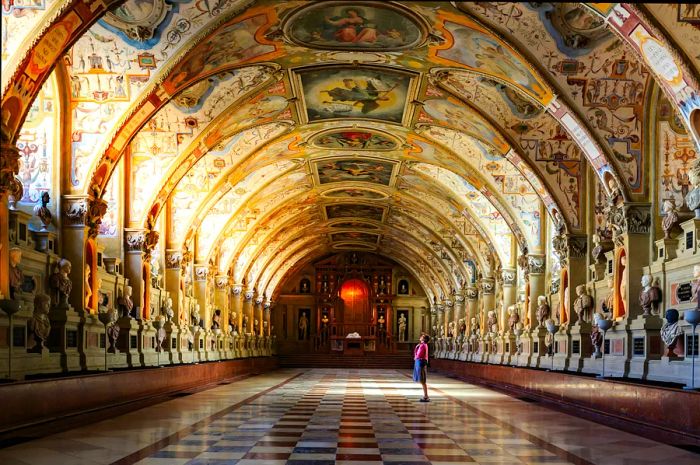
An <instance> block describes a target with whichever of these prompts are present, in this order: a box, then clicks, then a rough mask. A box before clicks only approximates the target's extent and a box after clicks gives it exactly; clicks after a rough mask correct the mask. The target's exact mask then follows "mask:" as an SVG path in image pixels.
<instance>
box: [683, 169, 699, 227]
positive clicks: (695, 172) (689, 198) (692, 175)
mask: <svg viewBox="0 0 700 465" xmlns="http://www.w3.org/2000/svg"><path fill="white" fill-rule="evenodd" d="M688 179H689V180H690V184H691V185H692V186H693V189H692V190H690V192H688V194H687V195H686V196H685V204H686V205H687V206H688V208H689V209H690V211H694V212H695V218H697V219H700V158H696V159H695V161H694V162H693V164H692V165H691V167H690V169H689V170H688Z"/></svg>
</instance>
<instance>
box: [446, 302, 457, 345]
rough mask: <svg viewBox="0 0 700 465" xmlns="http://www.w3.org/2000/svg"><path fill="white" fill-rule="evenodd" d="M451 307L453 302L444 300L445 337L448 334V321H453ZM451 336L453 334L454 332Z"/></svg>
mask: <svg viewBox="0 0 700 465" xmlns="http://www.w3.org/2000/svg"><path fill="white" fill-rule="evenodd" d="M453 308H454V302H453V301H451V300H449V299H448V300H445V337H447V336H449V327H450V323H453V322H454V321H455V316H454V310H453ZM452 336H454V334H453V335H452Z"/></svg>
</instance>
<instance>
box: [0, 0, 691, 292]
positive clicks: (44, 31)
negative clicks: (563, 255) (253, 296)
mask: <svg viewBox="0 0 700 465" xmlns="http://www.w3.org/2000/svg"><path fill="white" fill-rule="evenodd" d="M82 3H83V4H82V5H81V2H57V1H52V0H37V1H36V2H33V3H32V5H33V6H32V7H28V6H26V5H23V6H19V5H12V4H10V5H9V6H8V8H5V5H4V10H3V37H2V40H3V42H2V54H3V60H2V71H3V73H2V74H3V78H2V84H3V92H4V94H3V120H4V124H6V125H7V127H9V128H10V129H12V128H16V127H19V126H20V125H21V124H22V122H24V121H26V122H25V123H24V126H22V131H21V132H19V133H18V134H17V135H16V136H15V137H16V138H17V141H18V144H19V146H20V147H23V145H22V144H23V143H24V144H25V145H26V146H27V147H29V145H31V146H32V147H33V148H32V150H31V152H32V153H41V152H42V151H43V153H44V154H45V153H47V152H50V151H51V147H52V145H55V143H54V140H62V141H66V142H65V143H64V146H63V147H62V149H63V153H64V155H63V160H62V162H63V163H62V166H63V167H64V168H62V169H64V170H65V172H64V173H63V174H64V178H65V179H66V180H67V181H66V182H65V183H64V184H66V185H65V186H63V187H64V189H66V190H67V191H68V192H72V193H75V194H90V195H94V196H98V197H102V198H104V199H105V200H107V201H108V204H109V207H108V213H107V214H106V215H105V218H104V219H103V225H102V227H101V233H102V236H103V237H110V236H117V235H118V230H119V227H117V226H119V225H121V226H123V227H129V228H154V227H160V228H162V229H163V231H162V232H164V234H163V235H162V236H161V247H162V248H168V249H179V248H183V247H187V248H188V249H189V250H190V251H192V252H193V253H194V256H195V262H198V263H212V264H214V265H215V266H216V267H217V268H218V272H219V273H220V274H227V273H228V274H230V275H231V276H232V277H233V278H234V280H235V282H237V283H246V284H248V285H250V286H255V287H256V288H257V289H258V291H260V292H265V293H266V294H267V295H268V297H270V296H272V295H274V294H275V292H276V291H277V289H278V285H279V283H280V282H283V280H284V277H285V276H287V275H288V274H289V273H290V272H292V271H294V270H297V269H300V267H302V266H304V264H306V263H309V262H310V261H312V260H315V259H317V258H319V257H322V256H324V255H327V254H329V253H332V252H336V251H343V250H367V251H373V252H376V253H380V254H386V255H390V256H391V257H392V258H394V259H395V260H396V261H397V262H399V263H401V264H402V265H403V266H404V267H406V268H407V269H408V270H410V271H412V272H413V273H414V274H415V275H416V276H417V277H418V279H419V280H420V281H421V283H422V284H423V286H424V288H425V289H426V291H427V292H428V294H429V295H430V296H439V295H440V294H441V293H443V294H444V293H447V292H449V291H451V290H452V289H459V288H461V287H463V286H464V285H465V284H466V283H468V282H473V281H474V280H475V279H476V278H477V275H478V274H479V273H481V274H482V275H491V274H493V273H494V272H496V271H497V270H498V269H499V268H502V267H512V266H514V264H515V260H516V258H517V254H518V253H520V252H519V251H521V250H525V249H528V250H529V251H531V252H533V251H535V252H539V253H543V252H544V247H545V244H544V242H545V241H544V238H545V237H546V234H545V228H546V225H547V220H548V218H549V219H550V221H552V220H553V221H554V222H556V223H559V224H560V225H561V227H563V228H565V229H566V230H567V231H569V232H571V233H577V232H579V233H583V232H586V231H587V223H588V220H587V218H588V217H589V216H590V212H588V211H587V199H586V192H587V191H588V190H590V189H591V188H592V186H590V185H588V184H592V183H598V184H600V185H601V186H603V187H602V189H611V188H619V189H620V190H621V192H622V193H623V196H624V197H625V198H626V199H628V200H638V201H643V200H645V199H646V198H648V196H649V195H650V182H649V180H648V179H646V178H645V177H646V176H648V172H647V170H645V167H646V166H647V163H648V160H647V159H646V158H648V154H647V153H645V150H644V149H643V145H644V140H645V138H646V137H647V134H645V130H646V125H645V124H644V115H645V111H647V105H648V100H649V97H648V96H649V95H651V92H652V90H653V89H655V88H660V89H661V90H662V91H663V92H665V93H666V95H667V97H668V98H669V100H670V101H671V102H672V103H673V104H674V105H675V109H676V111H677V112H678V114H679V119H680V121H681V123H682V124H683V125H685V126H686V128H687V129H689V130H690V134H691V136H693V137H695V141H696V143H697V133H698V127H697V120H698V118H697V116H695V121H696V123H695V124H696V126H693V121H694V120H693V117H692V111H693V109H695V108H697V107H699V106H700V102H699V101H698V97H697V94H696V92H695V89H697V88H698V87H697V73H698V62H699V61H700V56H699V55H698V53H697V49H698V47H697V46H696V45H698V44H700V39H699V34H698V29H697V22H692V21H681V19H680V18H682V14H683V11H681V12H680V13H678V11H679V9H678V8H676V7H674V6H669V5H649V6H648V7H640V8H636V7H633V6H629V5H626V4H597V5H596V6H593V7H589V6H585V5H583V4H576V3H561V4H554V3H488V2H477V3H467V2H465V3H448V2H443V3H438V2H410V3H409V2H407V3H406V4H402V3H401V2H373V1H363V2H355V3H352V4H350V3H347V2H322V3H318V2H303V1H289V2H277V1H243V0H238V1H236V0H234V1H226V0H221V1H218V2H194V1H190V0H128V1H126V2H101V3H100V4H99V5H98V4H97V3H96V2H82ZM86 5H87V7H91V8H88V9H86ZM104 5H108V6H109V10H108V11H106V12H105V11H103V10H102V8H103V7H104ZM603 5H606V6H603ZM71 9H72V10H73V13H74V14H72V15H71ZM88 10H89V11H88ZM676 13H678V15H679V16H677V17H676V16H674V15H675V14H676ZM630 18H631V19H630ZM674 18H676V19H674ZM95 20H96V21H95ZM633 20H634V21H635V23H634V25H636V29H634V31H633V32H630V31H627V35H625V32H624V31H626V29H625V27H627V26H629V25H630V24H631V21H633ZM91 22H92V24H91ZM90 24H91V25H90ZM625 25H627V26H625ZM640 25H641V26H640ZM677 25H680V26H679V27H676V26H677ZM59 26H60V27H59ZM630 27H631V26H630ZM640 28H641V29H640ZM59 29H60V31H59ZM51 34H52V35H51ZM645 34H646V35H645ZM47 36H48V37H50V38H51V40H53V42H46V41H47V40H48V39H46V40H45V38H46V37H47ZM59 39H60V40H59ZM37 43H38V44H39V45H40V46H41V47H44V48H45V49H46V50H44V49H42V48H41V47H40V46H36V47H34V49H32V48H31V46H32V45H36V44H37ZM649 44H651V45H653V46H655V47H656V48H653V47H651V46H649V47H647V46H648V45H649ZM677 44H684V45H683V47H680V48H678V49H676V47H677ZM49 45H51V46H49ZM62 47H63V48H62ZM645 47H647V48H645ZM652 48H653V50H652ZM31 50H35V51H31ZM36 50H39V51H36ZM42 50H43V52H42ZM61 50H65V53H61ZM645 50H648V52H646V53H647V54H645ZM668 50H673V53H669V52H668ZM664 51H665V52H666V55H664ZM40 52H41V53H45V56H42V57H40V58H41V60H39V58H37V54H39V53H40ZM652 53H656V55H655V56H656V57H657V58H658V57H660V58H659V59H661V60H666V61H665V64H664V65H663V66H661V65H659V64H657V63H655V62H654V61H653V60H651V58H649V57H650V56H651V54H652ZM51 56H55V57H56V61H57V64H56V66H55V70H54V75H55V76H54V77H52V78H51V79H47V78H46V76H48V72H49V71H50V69H49V68H50V66H48V65H45V66H43V67H41V66H39V65H37V60H39V62H40V63H39V64H41V63H44V62H46V60H49V59H50V57H51ZM42 60H43V61H42ZM650 60H651V61H650ZM32 66H34V67H33V68H32ZM37 66H38V67H37ZM674 69H675V70H676V71H677V73H676V74H673V72H674ZM22 73H24V74H22ZM32 73H33V74H32ZM22 76H25V78H24V79H25V80H26V79H29V78H32V76H33V78H32V79H34V81H32V82H35V83H36V82H43V81H42V80H45V82H44V84H43V87H42V88H41V91H39V90H36V91H32V90H31V86H30V87H26V88H25V89H24V91H23V92H20V90H19V88H20V87H18V84H17V83H18V81H19V80H20V78H21V77H22ZM26 76H28V78H27V77H26ZM42 76H43V77H42ZM26 82H29V81H26ZM32 92H33V93H32ZM35 95H38V97H37V98H36V99H35V100H33V102H34V104H33V105H32V106H31V107H30V105H29V103H27V100H28V99H33V98H34V96H35ZM52 102H54V103H52ZM42 118H43V119H42ZM58 120H61V121H63V122H64V124H63V125H62V126H61V127H62V129H61V131H60V133H59V134H54V133H53V132H52V131H49V130H46V127H50V126H51V125H53V123H50V124H49V123H46V121H51V122H53V121H58ZM37 121H44V123H43V124H44V126H46V127H45V128H44V131H43V135H42V134H41V131H40V130H41V125H40V124H37V123H36V122H37ZM32 144H33V145H32ZM29 152H30V151H29V150H27V154H25V159H24V163H25V167H24V168H25V171H27V172H30V171H31V170H30V169H29V168H28V165H27V163H28V160H29V158H27V157H29V156H30V154H29ZM645 157H646V158H645ZM587 166H591V167H592V170H591V171H590V172H591V173H592V176H586V173H587V169H586V167H587ZM65 167H67V168H65ZM23 182H25V195H32V194H30V193H31V192H33V191H32V185H31V184H32V183H34V184H33V188H34V189H35V190H36V188H37V185H38V184H37V183H41V182H42V181H41V178H40V177H36V176H35V177H32V176H31V175H30V176H27V177H26V179H24V180H23ZM25 200H29V199H25ZM166 215H167V217H168V221H167V224H165V223H166V222H163V221H161V219H162V218H163V217H164V216H166Z"/></svg>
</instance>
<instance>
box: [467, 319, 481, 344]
mask: <svg viewBox="0 0 700 465" xmlns="http://www.w3.org/2000/svg"><path fill="white" fill-rule="evenodd" d="M469 322H470V330H469V332H470V338H471V339H477V338H478V337H479V335H480V334H481V325H480V324H479V320H478V319H477V318H476V317H472V319H471V320H469Z"/></svg>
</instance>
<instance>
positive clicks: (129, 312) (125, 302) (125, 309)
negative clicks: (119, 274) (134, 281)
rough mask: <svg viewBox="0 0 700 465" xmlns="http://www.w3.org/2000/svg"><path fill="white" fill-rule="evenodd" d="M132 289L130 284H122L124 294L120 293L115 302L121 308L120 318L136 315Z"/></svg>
mask: <svg viewBox="0 0 700 465" xmlns="http://www.w3.org/2000/svg"><path fill="white" fill-rule="evenodd" d="M133 291H134V290H133V288H132V287H131V286H124V294H122V296H121V297H119V300H118V302H117V303H118V304H119V309H120V310H121V317H122V318H135V317H136V315H134V312H135V311H136V309H135V308H134V300H133V298H132V297H131V294H132V293H133Z"/></svg>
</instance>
